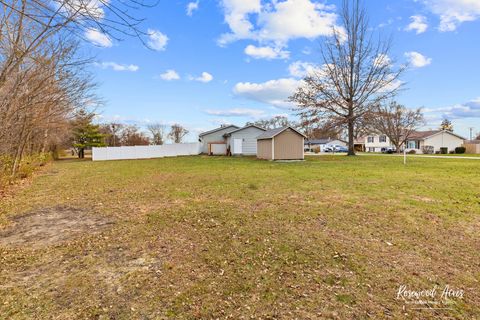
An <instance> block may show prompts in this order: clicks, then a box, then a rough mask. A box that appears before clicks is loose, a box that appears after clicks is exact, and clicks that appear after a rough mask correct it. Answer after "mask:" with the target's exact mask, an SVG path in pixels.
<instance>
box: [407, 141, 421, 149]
mask: <svg viewBox="0 0 480 320" xmlns="http://www.w3.org/2000/svg"><path fill="white" fill-rule="evenodd" d="M407 149H420V141H418V140H411V141H408V142H407Z"/></svg>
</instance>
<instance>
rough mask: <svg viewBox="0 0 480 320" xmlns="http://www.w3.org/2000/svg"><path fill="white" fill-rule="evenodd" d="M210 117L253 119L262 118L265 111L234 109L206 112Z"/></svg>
mask: <svg viewBox="0 0 480 320" xmlns="http://www.w3.org/2000/svg"><path fill="white" fill-rule="evenodd" d="M205 112H206V113H207V114H209V115H213V116H220V117H251V118H260V117H262V116H264V115H265V111H263V110H259V109H248V108H233V109H227V110H211V109H209V110H205Z"/></svg>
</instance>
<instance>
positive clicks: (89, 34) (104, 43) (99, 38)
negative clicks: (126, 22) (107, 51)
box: [85, 28, 113, 48]
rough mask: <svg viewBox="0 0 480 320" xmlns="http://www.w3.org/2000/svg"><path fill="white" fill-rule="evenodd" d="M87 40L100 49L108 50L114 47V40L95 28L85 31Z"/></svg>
mask: <svg viewBox="0 0 480 320" xmlns="http://www.w3.org/2000/svg"><path fill="white" fill-rule="evenodd" d="M85 38H86V39H87V40H88V41H90V42H91V43H92V44H94V45H96V46H99V47H104V48H108V47H111V46H112V45H113V43H112V40H111V39H110V37H109V36H108V35H106V34H105V33H103V32H101V31H100V30H98V29H95V28H90V29H88V30H87V31H85Z"/></svg>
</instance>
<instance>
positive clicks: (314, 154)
mask: <svg viewBox="0 0 480 320" xmlns="http://www.w3.org/2000/svg"><path fill="white" fill-rule="evenodd" d="M305 155H306V156H328V155H330V156H333V155H335V156H344V155H346V154H345V153H338V152H337V153H326V152H320V153H305ZM357 155H359V156H378V157H403V153H402V154H383V153H357ZM407 158H437V159H467V160H480V157H469V156H465V157H459V156H436V155H421V154H407Z"/></svg>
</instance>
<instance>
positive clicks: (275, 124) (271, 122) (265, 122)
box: [246, 116, 298, 130]
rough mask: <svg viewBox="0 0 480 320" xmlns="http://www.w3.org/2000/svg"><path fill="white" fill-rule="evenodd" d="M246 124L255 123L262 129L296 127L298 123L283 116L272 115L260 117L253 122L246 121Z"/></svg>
mask: <svg viewBox="0 0 480 320" xmlns="http://www.w3.org/2000/svg"><path fill="white" fill-rule="evenodd" d="M246 125H247V126H248V125H256V126H258V127H260V128H264V129H267V130H268V129H274V128H279V127H288V126H291V127H297V126H298V124H297V123H295V122H292V121H290V120H289V119H288V118H287V117H285V116H274V117H272V118H271V119H261V120H257V121H254V122H247V123H246Z"/></svg>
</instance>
